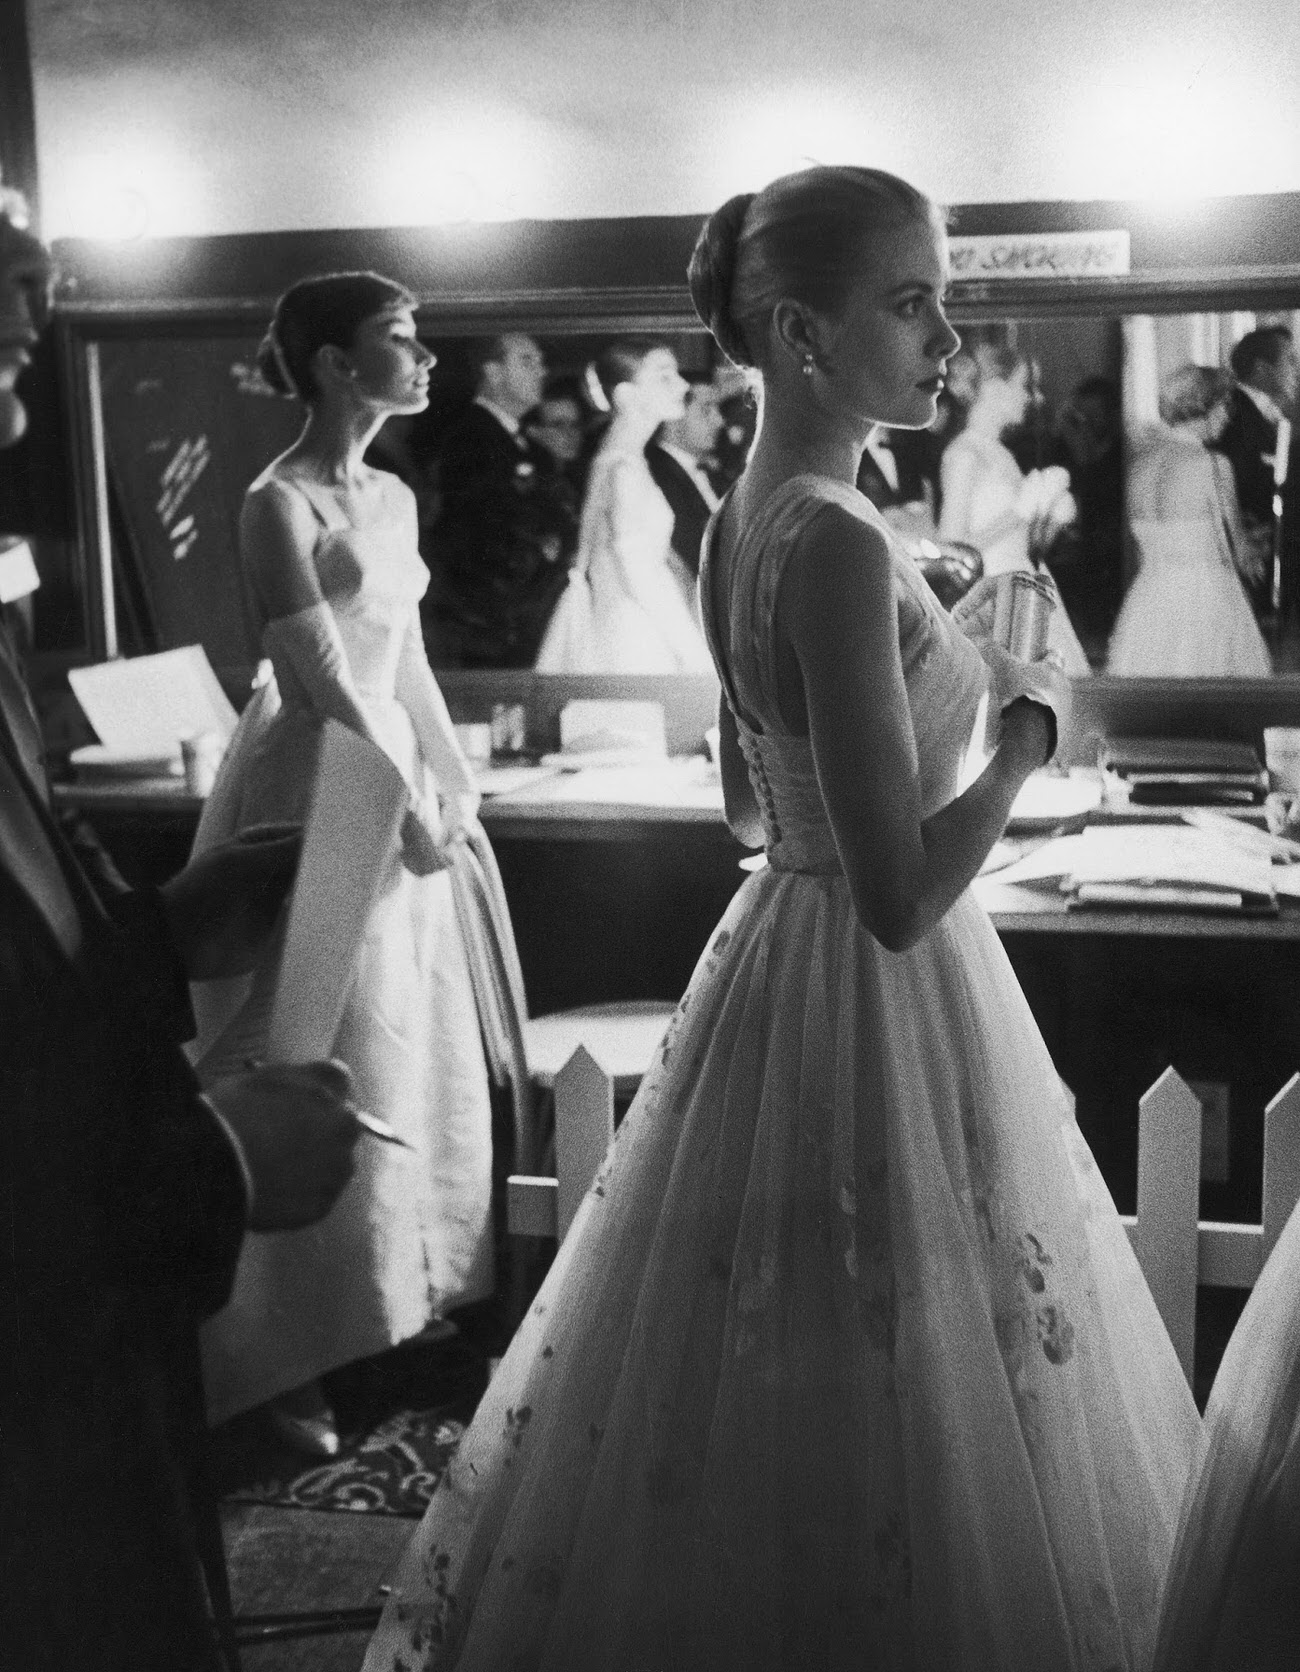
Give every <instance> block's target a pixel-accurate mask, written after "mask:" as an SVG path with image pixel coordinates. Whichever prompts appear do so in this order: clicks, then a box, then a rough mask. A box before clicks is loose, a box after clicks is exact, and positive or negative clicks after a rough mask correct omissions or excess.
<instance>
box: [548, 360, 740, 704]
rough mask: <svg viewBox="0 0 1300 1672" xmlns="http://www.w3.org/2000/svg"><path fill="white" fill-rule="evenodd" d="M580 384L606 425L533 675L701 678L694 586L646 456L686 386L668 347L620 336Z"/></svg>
mask: <svg viewBox="0 0 1300 1672" xmlns="http://www.w3.org/2000/svg"><path fill="white" fill-rule="evenodd" d="M588 381H589V383H590V385H591V389H592V393H593V395H594V396H595V397H597V398H598V399H599V400H600V401H602V402H603V403H604V405H605V406H606V407H607V408H608V409H609V414H610V419H609V427H608V428H607V429H606V431H605V434H604V436H603V438H602V440H601V443H600V447H599V449H598V451H597V453H596V456H595V458H594V459H593V460H592V463H591V470H590V473H589V474H588V477H587V492H586V497H585V498H584V500H583V504H582V523H581V527H580V529H579V534H578V554H577V557H576V558H575V559H574V563H573V567H572V569H571V570H570V571H569V584H568V586H567V587H566V588H565V590H564V592H563V593H562V594H561V595H560V601H559V603H558V604H557V605H556V606H555V610H554V612H553V613H552V616H551V619H550V621H549V622H548V623H547V627H546V632H545V634H544V635H543V637H542V643H541V648H540V649H539V651H538V654H537V663H536V666H537V669H538V672H539V673H707V672H709V670H710V668H711V666H712V664H711V662H710V660H709V652H708V647H707V645H706V644H705V642H704V635H703V633H702V632H701V630H700V625H699V621H698V617H697V613H696V609H695V586H694V581H693V578H692V576H691V574H690V572H689V571H688V570H687V568H686V565H685V564H684V563H683V562H682V561H681V559H680V558H679V557H678V556H677V554H676V552H675V551H674V550H673V546H672V532H673V514H672V511H671V509H670V508H669V505H668V501H667V500H666V499H665V498H664V496H663V494H662V493H660V491H659V488H658V486H657V485H656V483H655V480H654V478H653V476H651V474H650V467H649V465H648V464H647V463H646V459H645V447H646V443H647V442H648V441H649V439H650V437H651V436H652V435H653V434H654V432H655V431H656V430H657V429H658V428H659V426H660V424H664V423H668V422H670V421H671V420H672V419H674V418H680V417H681V415H682V413H683V412H684V411H685V410H686V407H685V400H686V389H687V383H686V380H685V378H683V377H682V375H681V374H680V372H679V371H678V370H677V361H676V358H675V357H674V355H673V352H672V350H671V349H670V348H666V347H664V346H663V344H661V343H656V342H653V341H636V340H631V339H625V340H620V341H616V342H613V343H611V344H610V345H609V346H608V347H607V348H605V349H604V350H603V351H602V353H601V355H600V356H599V358H598V359H597V360H596V362H595V364H594V365H593V367H592V370H591V376H590V378H589V380H588Z"/></svg>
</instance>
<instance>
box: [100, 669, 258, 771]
mask: <svg viewBox="0 0 1300 1672" xmlns="http://www.w3.org/2000/svg"><path fill="white" fill-rule="evenodd" d="M68 683H69V684H70V685H71V686H72V689H73V691H74V692H75V693H76V698H77V701H78V702H79V703H80V704H81V706H82V708H83V709H84V710H85V714H86V718H87V719H88V720H89V721H90V723H91V725H92V726H93V727H94V728H95V732H96V734H97V736H98V738H99V741H100V742H101V743H102V744H104V745H105V746H106V747H107V748H109V749H117V750H121V751H123V752H124V753H127V754H137V755H144V754H149V753H151V752H153V753H157V754H167V753H168V752H169V751H172V750H175V749H176V748H177V747H178V745H179V743H180V740H181V739H182V738H183V737H199V736H202V735H203V734H204V733H205V732H215V733H216V734H217V736H218V737H220V738H221V739H222V741H223V742H229V741H230V738H231V736H232V735H233V733H234V730H235V725H236V723H237V722H238V719H239V716H238V715H237V714H236V713H235V710H234V708H233V707H232V706H231V703H230V699H229V698H228V697H227V696H226V693H225V692H224V691H223V690H222V689H221V682H220V681H219V680H218V678H217V676H216V674H215V673H213V671H212V664H211V662H209V661H208V657H207V652H206V651H205V650H204V649H203V646H202V645H200V644H189V645H185V646H184V647H183V648H182V649H180V650H164V651H161V652H160V653H159V654H158V655H156V656H130V657H120V658H119V659H118V660H117V661H115V662H99V663H97V664H96V665H95V666H93V667H89V668H70V669H69V670H68Z"/></svg>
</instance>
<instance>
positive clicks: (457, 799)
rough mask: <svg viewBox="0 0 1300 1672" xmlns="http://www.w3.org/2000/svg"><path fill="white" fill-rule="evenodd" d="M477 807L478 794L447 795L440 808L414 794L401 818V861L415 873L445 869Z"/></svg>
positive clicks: (421, 875)
mask: <svg viewBox="0 0 1300 1672" xmlns="http://www.w3.org/2000/svg"><path fill="white" fill-rule="evenodd" d="M477 811H478V797H477V795H475V796H472V797H470V796H458V795H449V796H446V797H445V798H444V799H443V802H442V805H441V808H440V809H439V808H435V807H431V806H430V805H429V803H428V802H427V801H426V800H425V799H424V797H423V796H419V795H414V794H413V795H412V796H411V803H410V806H409V807H408V808H407V810H406V813H405V815H404V817H403V819H402V828H401V843H402V863H403V865H405V866H406V868H407V870H408V871H410V872H411V873H412V874H413V875H414V876H417V877H427V876H429V875H430V874H431V873H432V872H434V871H443V870H445V869H446V868H447V866H448V865H450V864H451V858H452V849H453V848H454V847H455V846H456V844H457V843H459V842H463V841H464V840H465V838H466V836H467V834H468V829H469V825H470V823H471V821H472V820H473V818H474V816H475V814H476V812H477Z"/></svg>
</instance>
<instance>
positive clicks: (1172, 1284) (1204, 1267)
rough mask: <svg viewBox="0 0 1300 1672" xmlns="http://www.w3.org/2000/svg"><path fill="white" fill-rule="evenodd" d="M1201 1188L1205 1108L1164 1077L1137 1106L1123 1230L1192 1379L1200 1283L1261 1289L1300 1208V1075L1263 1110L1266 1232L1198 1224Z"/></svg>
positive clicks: (1262, 1226)
mask: <svg viewBox="0 0 1300 1672" xmlns="http://www.w3.org/2000/svg"><path fill="white" fill-rule="evenodd" d="M1200 1188H1201V1105H1200V1104H1199V1102H1198V1101H1197V1099H1196V1097H1195V1094H1194V1093H1193V1092H1192V1090H1191V1088H1190V1087H1189V1086H1188V1084H1187V1082H1186V1081H1185V1080H1183V1079H1181V1078H1180V1077H1179V1076H1178V1074H1176V1073H1175V1072H1174V1070H1173V1069H1172V1068H1166V1069H1165V1071H1164V1073H1163V1074H1162V1075H1161V1076H1160V1078H1159V1079H1158V1080H1157V1081H1156V1082H1155V1084H1154V1085H1153V1086H1152V1087H1151V1089H1150V1090H1149V1091H1148V1092H1147V1093H1146V1095H1145V1096H1144V1097H1142V1098H1141V1099H1140V1101H1139V1103H1138V1189H1137V1213H1136V1215H1135V1216H1132V1217H1129V1216H1126V1217H1125V1221H1124V1222H1125V1225H1126V1226H1127V1227H1128V1233H1129V1236H1130V1237H1131V1239H1132V1242H1133V1248H1134V1251H1135V1253H1136V1254H1137V1257H1138V1260H1139V1262H1140V1263H1141V1266H1142V1270H1143V1272H1144V1273H1145V1275H1146V1280H1147V1282H1148V1284H1149V1285H1150V1287H1151V1293H1152V1295H1153V1296H1154V1297H1155V1302H1156V1305H1157V1306H1158V1307H1159V1308H1160V1315H1161V1317H1162V1318H1163V1319H1164V1321H1165V1327H1166V1329H1167V1330H1168V1331H1169V1335H1170V1338H1171V1340H1172V1341H1173V1344H1174V1347H1175V1349H1176V1350H1177V1353H1178V1357H1179V1360H1180V1362H1181V1363H1182V1366H1183V1369H1184V1371H1185V1372H1186V1373H1187V1376H1188V1379H1189V1380H1190V1378H1191V1374H1192V1354H1193V1351H1194V1349H1195V1345H1196V1286H1197V1284H1198V1283H1213V1284H1217V1285H1220V1286H1221V1287H1223V1288H1228V1289H1250V1288H1253V1287H1254V1284H1255V1279H1256V1278H1257V1277H1258V1276H1259V1274H1260V1272H1261V1271H1262V1270H1263V1269H1264V1262H1265V1261H1266V1260H1267V1259H1268V1257H1269V1255H1270V1254H1271V1253H1272V1252H1273V1246H1274V1244H1275V1243H1276V1242H1277V1239H1278V1237H1279V1236H1280V1235H1281V1234H1282V1227H1283V1226H1284V1225H1285V1224H1286V1222H1287V1220H1288V1219H1289V1218H1290V1216H1291V1210H1292V1209H1293V1208H1294V1207H1295V1205H1296V1202H1297V1200H1300V1074H1293V1075H1292V1076H1291V1078H1290V1079H1289V1080H1288V1081H1287V1083H1286V1085H1284V1086H1283V1087H1282V1089H1281V1091H1279V1092H1278V1094H1277V1096H1276V1097H1274V1098H1273V1100H1272V1102H1271V1103H1270V1104H1269V1105H1268V1107H1267V1109H1266V1110H1265V1111H1264V1190H1263V1218H1262V1219H1261V1221H1260V1223H1259V1224H1258V1225H1249V1224H1236V1223H1232V1222H1227V1221H1223V1220H1215V1219H1200V1218H1198V1199H1199V1195H1200Z"/></svg>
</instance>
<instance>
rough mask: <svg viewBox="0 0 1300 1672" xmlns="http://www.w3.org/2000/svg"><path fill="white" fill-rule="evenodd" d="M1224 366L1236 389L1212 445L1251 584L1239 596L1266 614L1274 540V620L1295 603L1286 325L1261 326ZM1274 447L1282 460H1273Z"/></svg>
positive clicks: (1298, 377) (1298, 367) (1290, 354)
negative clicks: (1232, 495) (1225, 465)
mask: <svg viewBox="0 0 1300 1672" xmlns="http://www.w3.org/2000/svg"><path fill="white" fill-rule="evenodd" d="M1229 364H1230V365H1231V367H1232V375H1233V377H1234V378H1235V379H1236V382H1237V387H1236V389H1235V390H1234V392H1233V396H1232V404H1231V409H1230V411H1229V415H1228V422H1227V424H1226V425H1225V427H1224V430H1223V434H1222V435H1221V436H1220V437H1219V439H1218V441H1217V442H1215V443H1214V446H1215V448H1216V450H1217V451H1218V452H1220V453H1223V454H1225V455H1226V456H1227V458H1228V460H1229V462H1230V463H1231V465H1232V473H1233V476H1234V478H1235V479H1236V484H1237V500H1238V503H1239V504H1240V506H1241V515H1242V522H1243V525H1244V530H1245V536H1246V540H1247V542H1248V545H1249V548H1250V552H1251V555H1252V557H1253V558H1254V560H1255V561H1254V563H1253V564H1252V567H1253V568H1254V569H1255V570H1256V572H1257V574H1258V579H1256V580H1253V581H1251V582H1250V583H1249V584H1248V587H1247V590H1248V591H1249V593H1250V598H1251V602H1252V604H1253V605H1254V607H1255V610H1256V612H1257V613H1259V614H1262V615H1268V614H1271V613H1272V611H1273V599H1272V588H1273V562H1272V559H1273V551H1274V544H1275V541H1278V540H1280V545H1279V546H1278V550H1279V552H1280V556H1281V569H1282V576H1281V578H1282V599H1281V605H1282V613H1283V614H1294V613H1295V610H1296V607H1297V604H1300V598H1297V584H1296V583H1297V578H1298V577H1297V574H1296V556H1297V545H1298V544H1300V528H1298V527H1297V517H1296V509H1295V493H1296V466H1297V464H1298V463H1300V461H1298V460H1297V458H1296V456H1295V448H1294V435H1293V432H1292V422H1293V420H1294V418H1295V416H1296V410H1295V409H1296V393H1297V388H1298V387H1300V357H1298V356H1297V354H1296V348H1295V343H1294V341H1293V339H1292V336H1291V332H1290V331H1289V330H1288V329H1287V328H1286V326H1284V325H1264V326H1261V327H1260V328H1259V329H1258V330H1255V331H1249V332H1247V334H1246V335H1245V336H1244V337H1243V338H1242V339H1241V341H1240V342H1239V343H1237V344H1236V346H1235V347H1234V348H1233V350H1232V354H1231V357H1230V359H1229ZM1279 440H1280V442H1281V448H1282V454H1283V457H1282V458H1281V459H1280V460H1279V458H1278V444H1279ZM1288 466H1289V468H1288ZM1280 479H1281V480H1280ZM1283 481H1284V484H1285V485H1282V482H1283ZM1275 497H1277V498H1279V499H1280V503H1281V511H1282V516H1281V526H1280V528H1275V526H1274V523H1275V515H1274V510H1275V507H1274V500H1275Z"/></svg>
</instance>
